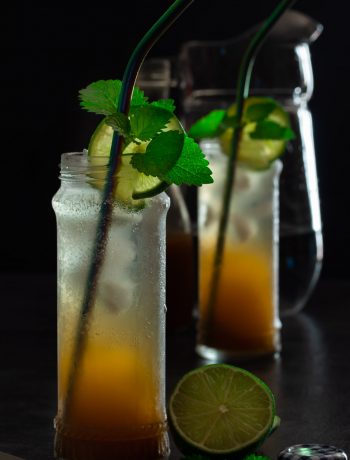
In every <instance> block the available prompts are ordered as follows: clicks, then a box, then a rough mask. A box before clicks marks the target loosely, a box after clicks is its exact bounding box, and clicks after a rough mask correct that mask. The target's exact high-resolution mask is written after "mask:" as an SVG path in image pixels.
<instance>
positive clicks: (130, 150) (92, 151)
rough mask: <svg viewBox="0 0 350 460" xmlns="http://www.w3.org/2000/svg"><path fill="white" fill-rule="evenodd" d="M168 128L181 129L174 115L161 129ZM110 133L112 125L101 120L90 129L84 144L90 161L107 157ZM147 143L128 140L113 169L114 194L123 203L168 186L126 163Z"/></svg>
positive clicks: (129, 202)
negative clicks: (115, 172) (115, 178)
mask: <svg viewBox="0 0 350 460" xmlns="http://www.w3.org/2000/svg"><path fill="white" fill-rule="evenodd" d="M170 129H171V130H177V131H180V132H184V131H183V128H182V126H181V123H180V122H179V121H178V119H177V118H176V117H175V116H173V117H172V118H171V120H170V121H169V123H168V124H167V125H166V128H165V129H164V131H166V130H170ZM112 137H113V129H112V128H111V127H110V126H108V125H107V124H106V123H105V121H104V120H102V121H101V122H100V124H99V125H98V126H97V128H96V130H95V132H94V133H93V135H92V137H91V140H90V143H89V147H88V155H89V157H90V159H91V161H92V163H93V164H94V159H96V163H98V158H100V157H107V158H108V156H109V153H110V149H111V144H112ZM147 145H148V142H141V143H139V144H137V143H134V142H131V143H129V144H128V145H127V146H126V147H125V148H124V150H123V152H122V158H121V165H120V168H119V171H118V173H117V189H116V191H115V198H116V199H118V200H119V201H121V202H123V203H126V204H131V205H133V204H137V203H136V201H137V200H140V199H143V198H150V197H152V196H155V195H157V194H158V193H160V192H162V191H164V190H165V189H166V188H167V187H169V184H168V183H167V182H164V181H162V180H160V179H159V178H158V177H154V176H147V175H146V174H143V173H141V172H139V171H137V170H136V169H135V168H134V167H133V166H132V165H131V164H130V160H131V157H132V155H134V154H143V153H145V151H146V148H147ZM101 179H102V178H101Z"/></svg>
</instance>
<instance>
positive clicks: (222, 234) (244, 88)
mask: <svg viewBox="0 0 350 460" xmlns="http://www.w3.org/2000/svg"><path fill="white" fill-rule="evenodd" d="M296 1H297V0H282V1H281V2H280V3H279V4H278V5H277V6H276V8H275V9H274V10H273V12H272V13H271V15H270V16H269V17H268V18H267V19H266V20H265V21H264V23H263V25H262V26H261V28H260V29H259V30H258V32H257V33H256V34H255V35H254V37H253V38H252V40H251V42H250V43H249V45H248V48H247V50H246V52H245V53H244V56H243V58H242V61H241V64H240V67H239V73H238V82H237V99H236V107H237V112H236V116H237V128H236V129H235V130H234V133H233V139H232V145H231V154H230V157H229V160H228V166H227V173H226V181H225V188H224V197H223V205H222V209H221V215H220V222H219V230H218V237H217V241H216V248H215V256H214V262H213V272H212V277H211V281H210V289H209V298H208V305H207V322H208V324H210V323H211V321H212V319H213V310H214V305H215V301H216V297H217V293H218V287H219V281H220V275H221V266H222V259H223V254H224V247H225V239H226V231H227V224H228V216H229V210H230V204H231V200H232V190H233V185H234V175H235V169H236V162H237V153H238V149H239V142H240V137H241V133H242V116H243V105H244V100H245V99H246V98H247V97H248V95H249V87H250V80H251V75H252V71H253V66H254V62H255V57H256V55H257V53H258V51H259V48H260V47H261V45H262V44H263V42H264V40H265V38H266V36H267V34H268V33H269V31H270V30H271V28H272V27H273V26H274V24H275V23H276V22H277V21H278V19H279V18H280V17H281V16H282V14H283V13H284V12H285V11H286V10H287V9H288V8H290V7H291V6H292V5H293V4H294V3H295V2H296ZM207 329H208V331H210V330H211V328H210V327H208V328H207ZM208 331H206V334H207V335H209V332H208ZM207 338H208V337H207Z"/></svg>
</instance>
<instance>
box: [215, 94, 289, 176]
mask: <svg viewBox="0 0 350 460" xmlns="http://www.w3.org/2000/svg"><path fill="white" fill-rule="evenodd" d="M269 101H271V99H268V98H263V97H250V98H248V99H246V100H245V103H244V109H243V120H244V118H245V117H244V114H245V113H246V111H247V109H248V107H249V106H251V105H253V104H262V103H266V102H269ZM235 114H236V104H234V105H232V106H231V107H230V108H229V109H228V110H227V115H228V116H234V115H235ZM266 119H267V120H270V121H274V122H276V123H279V124H280V125H281V126H283V127H289V125H290V123H289V117H288V114H287V113H286V112H285V111H284V110H283V109H282V107H281V106H279V105H276V107H275V109H274V110H273V111H272V112H271V113H270V114H269V116H268V117H267V118H266ZM255 126H256V123H254V122H251V123H247V124H246V125H245V126H244V128H243V131H242V137H241V143H240V148H239V153H238V161H239V162H240V163H241V164H244V165H246V166H248V167H250V168H252V169H267V168H268V167H269V166H270V164H271V163H272V162H273V161H274V160H276V159H277V158H279V157H280V156H281V155H282V154H283V153H284V151H285V148H286V141H284V140H283V141H281V140H255V139H252V138H251V137H250V136H249V133H251V132H252V131H254V129H255ZM233 131H234V130H233V128H228V129H227V130H226V131H225V132H224V133H223V134H222V135H221V136H220V137H219V140H220V143H221V147H222V150H223V152H224V153H226V154H227V155H228V154H229V153H230V148H231V143H232V136H233Z"/></svg>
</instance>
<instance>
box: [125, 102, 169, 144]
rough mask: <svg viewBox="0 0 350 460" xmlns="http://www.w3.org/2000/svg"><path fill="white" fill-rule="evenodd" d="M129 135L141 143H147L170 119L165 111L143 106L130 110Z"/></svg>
mask: <svg viewBox="0 0 350 460" xmlns="http://www.w3.org/2000/svg"><path fill="white" fill-rule="evenodd" d="M129 116H130V126H131V135H132V136H133V137H134V138H136V139H140V140H141V141H148V140H150V139H152V138H153V137H154V136H155V135H156V134H157V133H159V132H160V131H161V130H162V129H163V128H165V126H166V124H167V123H168V121H169V120H170V118H171V117H172V115H171V113H170V112H168V111H167V110H164V109H160V108H158V107H154V106H152V105H144V106H139V107H132V108H131V109H130V113H129Z"/></svg>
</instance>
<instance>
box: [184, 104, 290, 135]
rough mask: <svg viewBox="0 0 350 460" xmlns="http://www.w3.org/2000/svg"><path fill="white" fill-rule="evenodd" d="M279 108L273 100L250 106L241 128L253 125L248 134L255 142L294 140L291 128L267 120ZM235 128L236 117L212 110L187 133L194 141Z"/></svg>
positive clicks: (244, 115)
mask: <svg viewBox="0 0 350 460" xmlns="http://www.w3.org/2000/svg"><path fill="white" fill-rule="evenodd" d="M277 107H279V106H278V104H277V102H276V101H274V100H273V99H267V100H266V102H260V103H255V104H251V105H249V106H248V107H247V109H246V110H245V112H244V114H243V123H242V124H243V128H244V127H245V126H247V125H252V124H253V123H254V125H255V126H254V129H253V131H252V132H250V133H249V136H250V137H251V138H252V139H256V140H258V139H259V140H276V141H277V140H280V141H288V140H291V139H294V138H295V135H294V132H293V130H292V129H291V128H289V127H285V126H282V125H280V124H279V123H277V122H275V121H272V120H269V119H268V117H269V116H270V114H271V113H272V112H273V111H274V110H275V109H276V108H277ZM236 127H237V116H236V115H231V116H230V115H228V114H227V112H225V111H224V110H213V111H212V112H210V113H209V114H208V115H205V116H204V117H202V118H200V119H199V120H198V121H196V122H195V123H194V124H193V126H192V127H191V129H190V131H189V135H190V136H191V137H193V138H194V139H205V138H213V137H219V136H221V134H223V133H224V132H225V131H226V130H227V129H229V128H232V129H235V128H236Z"/></svg>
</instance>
